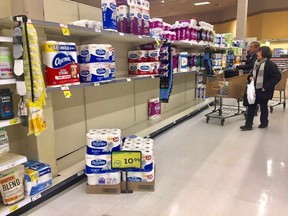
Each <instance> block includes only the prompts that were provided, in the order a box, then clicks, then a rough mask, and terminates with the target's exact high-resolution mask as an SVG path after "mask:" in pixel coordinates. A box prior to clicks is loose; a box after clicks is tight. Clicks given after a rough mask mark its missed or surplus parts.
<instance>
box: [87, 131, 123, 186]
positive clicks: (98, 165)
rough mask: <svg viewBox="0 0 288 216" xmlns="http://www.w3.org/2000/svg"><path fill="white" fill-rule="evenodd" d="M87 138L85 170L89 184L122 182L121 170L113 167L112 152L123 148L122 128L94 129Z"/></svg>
mask: <svg viewBox="0 0 288 216" xmlns="http://www.w3.org/2000/svg"><path fill="white" fill-rule="evenodd" d="M86 138H87V147H86V150H87V151H86V168H85V172H86V175H87V179H88V185H115V184H120V181H121V173H120V171H119V170H118V169H113V170H112V169H111V152H112V151H120V150H121V142H122V141H121V130H120V129H92V130H90V131H89V132H88V133H87V135H86Z"/></svg>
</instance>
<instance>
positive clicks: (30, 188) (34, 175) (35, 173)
mask: <svg viewBox="0 0 288 216" xmlns="http://www.w3.org/2000/svg"><path fill="white" fill-rule="evenodd" d="M24 165H25V176H24V178H25V194H26V195H28V196H33V195H35V194H38V193H40V192H42V191H43V190H45V189H47V188H49V187H50V186H51V185H52V174H51V168H50V165H49V164H44V163H41V162H38V161H28V162H26V163H25V164H24Z"/></svg>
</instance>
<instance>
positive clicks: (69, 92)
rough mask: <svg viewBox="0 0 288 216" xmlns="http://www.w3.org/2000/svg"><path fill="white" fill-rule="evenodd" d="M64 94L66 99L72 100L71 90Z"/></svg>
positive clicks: (64, 91) (65, 91)
mask: <svg viewBox="0 0 288 216" xmlns="http://www.w3.org/2000/svg"><path fill="white" fill-rule="evenodd" d="M63 94H64V97H65V98H71V97H72V94H71V91H70V90H63Z"/></svg>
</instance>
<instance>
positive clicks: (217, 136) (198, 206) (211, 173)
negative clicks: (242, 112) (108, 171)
mask: <svg viewBox="0 0 288 216" xmlns="http://www.w3.org/2000/svg"><path fill="white" fill-rule="evenodd" d="M207 112H208V110H207V111H205V113H207ZM205 113H201V114H200V115H198V116H196V117H194V118H192V119H191V120H189V121H187V122H185V123H183V124H181V125H179V126H178V127H176V128H175V129H172V130H170V131H168V132H166V133H165V134H163V135H161V136H160V137H158V138H157V139H155V156H156V162H157V176H156V191H155V192H153V193H148V192H134V193H133V194H121V195H88V194H86V192H85V183H86V182H85V181H83V182H80V183H79V184H77V185H75V186H73V187H72V188H70V189H68V190H66V191H64V192H62V193H61V194H59V195H57V196H55V197H53V198H52V199H51V200H48V201H46V202H45V203H43V204H41V205H40V206H39V207H36V208H34V209H32V210H31V211H29V212H27V213H26V214H25V215H31V216H32V215H33V216H45V215H47V216H48V215H49V216H51V215H53V216H58V215H62V216H78V215H81V216H90V215H91V216H135V215H137V216H148V215H149V216H154V215H155V216H287V215H288V142H287V138H288V135H287V134H288V133H287V132H288V111H286V112H285V111H284V110H283V108H282V106H279V107H275V108H274V112H273V113H272V114H271V115H270V124H269V128H267V129H258V128H257V126H258V124H259V117H256V119H255V121H254V129H253V130H252V131H245V132H243V131H240V129H239V126H241V125H243V123H244V117H243V116H238V117H235V118H231V119H227V120H226V122H225V125H224V126H223V127H222V126H221V125H220V121H219V120H217V119H211V120H210V122H209V124H206V121H205V120H206V119H205V117H204V114H205Z"/></svg>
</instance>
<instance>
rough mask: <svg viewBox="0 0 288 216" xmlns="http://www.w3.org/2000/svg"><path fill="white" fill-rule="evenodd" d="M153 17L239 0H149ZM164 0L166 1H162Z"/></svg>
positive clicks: (96, 2) (92, 0) (95, 1)
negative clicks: (200, 3)
mask: <svg viewBox="0 0 288 216" xmlns="http://www.w3.org/2000/svg"><path fill="white" fill-rule="evenodd" d="M74 1H76V2H80V3H84V4H89V5H91V6H96V7H99V8H100V7H101V0H74ZM148 1H149V2H150V5H151V6H150V11H151V12H150V13H151V16H152V17H163V18H164V17H171V16H178V15H185V14H189V15H191V14H192V15H193V14H194V13H195V14H199V13H209V12H212V11H218V10H223V9H225V8H227V7H231V6H236V5H237V0H148ZM163 1H164V3H162V2H163ZM204 1H210V4H209V5H202V6H194V5H193V3H195V2H204Z"/></svg>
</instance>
